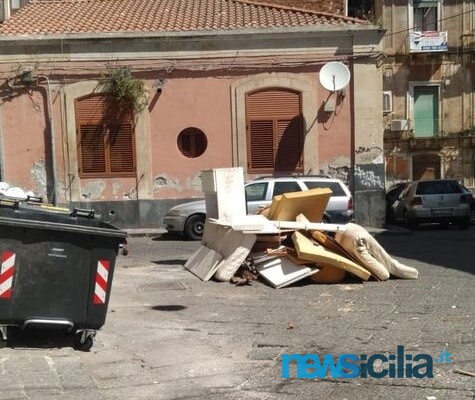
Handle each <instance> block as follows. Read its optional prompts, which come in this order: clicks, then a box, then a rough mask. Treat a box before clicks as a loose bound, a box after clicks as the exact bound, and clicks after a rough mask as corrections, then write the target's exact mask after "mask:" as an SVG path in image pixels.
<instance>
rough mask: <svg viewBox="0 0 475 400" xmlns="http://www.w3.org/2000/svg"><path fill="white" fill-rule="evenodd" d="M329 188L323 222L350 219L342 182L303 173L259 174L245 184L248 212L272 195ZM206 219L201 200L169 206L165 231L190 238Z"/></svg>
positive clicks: (195, 237)
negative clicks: (262, 175)
mask: <svg viewBox="0 0 475 400" xmlns="http://www.w3.org/2000/svg"><path fill="white" fill-rule="evenodd" d="M316 188H330V190H331V191H332V192H333V194H332V196H331V198H330V200H329V202H328V205H327V208H326V210H325V214H324V216H323V221H324V222H329V223H337V224H340V223H347V222H350V221H352V220H353V217H354V211H353V197H352V196H351V193H350V191H349V189H348V188H347V187H346V186H345V184H344V183H343V182H342V181H341V180H339V179H335V178H329V177H323V176H315V175H303V176H285V177H262V178H258V179H255V180H253V181H251V182H248V183H247V184H246V185H245V193H246V200H247V212H248V213H249V214H256V213H257V212H258V211H259V210H261V209H262V208H264V207H267V206H269V205H270V204H271V202H272V198H273V197H274V196H277V195H280V194H283V193H290V192H298V191H302V190H309V189H316ZM205 219H206V206H205V201H204V200H199V201H193V202H190V203H184V204H180V205H177V206H175V207H172V208H171V209H170V210H169V211H168V212H167V214H166V215H165V217H164V219H163V223H164V225H165V227H166V229H167V230H168V232H178V233H181V234H183V235H184V236H185V237H186V238H188V239H191V240H199V239H201V236H202V235H203V229H204V223H205Z"/></svg>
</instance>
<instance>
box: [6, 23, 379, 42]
mask: <svg viewBox="0 0 475 400" xmlns="http://www.w3.org/2000/svg"><path fill="white" fill-rule="evenodd" d="M382 31H383V30H382V29H381V28H380V27H379V26H376V25H344V26H340V25H339V26H333V25H322V26H305V27H278V28H254V29H249V28H246V29H233V30H207V31H205V30H196V31H179V32H176V31H156V32H107V33H104V32H101V33H95V32H92V33H89V32H87V33H67V32H65V33H58V34H40V35H0V41H13V40H19V41H38V40H45V41H47V40H94V39H115V38H117V39H127V38H130V39H135V38H187V37H193V38H195V39H196V38H207V37H216V36H218V35H219V36H226V37H230V36H243V35H253V36H254V35H256V34H261V35H268V34H282V33H285V34H288V35H290V34H302V33H307V34H318V35H322V36H324V35H325V34H330V35H334V34H337V33H340V34H342V35H348V34H352V35H358V34H369V33H378V32H382Z"/></svg>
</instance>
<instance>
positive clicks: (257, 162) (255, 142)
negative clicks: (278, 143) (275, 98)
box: [249, 120, 274, 171]
mask: <svg viewBox="0 0 475 400" xmlns="http://www.w3.org/2000/svg"><path fill="white" fill-rule="evenodd" d="M273 132H274V128H273V122H272V120H267V121H265V120H264V121H250V122H249V133H250V134H249V141H250V146H249V148H250V156H249V157H250V168H252V169H253V170H265V171H267V170H272V169H273V168H274V149H273V146H272V143H273ZM269 144H270V145H269Z"/></svg>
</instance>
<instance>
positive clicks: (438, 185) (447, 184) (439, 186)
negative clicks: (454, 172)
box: [416, 181, 462, 195]
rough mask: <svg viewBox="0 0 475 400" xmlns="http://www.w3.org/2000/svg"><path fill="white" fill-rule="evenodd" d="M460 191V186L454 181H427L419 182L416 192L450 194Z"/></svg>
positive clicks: (421, 193) (420, 193) (419, 193)
mask: <svg viewBox="0 0 475 400" xmlns="http://www.w3.org/2000/svg"><path fill="white" fill-rule="evenodd" d="M451 193H462V188H461V187H460V185H459V184H458V183H457V182H456V181H427V182H419V184H418V185H417V190H416V194H418V195H429V194H451Z"/></svg>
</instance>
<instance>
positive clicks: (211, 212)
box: [201, 167, 246, 222]
mask: <svg viewBox="0 0 475 400" xmlns="http://www.w3.org/2000/svg"><path fill="white" fill-rule="evenodd" d="M201 188H202V190H203V192H204V194H205V203H206V216H207V217H208V218H216V219H220V220H223V221H225V222H231V220H232V219H233V218H236V217H242V216H244V215H246V195H245V191H244V171H243V169H242V168H241V167H238V168H215V169H211V170H204V171H201Z"/></svg>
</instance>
